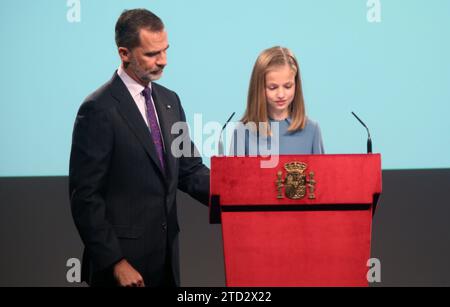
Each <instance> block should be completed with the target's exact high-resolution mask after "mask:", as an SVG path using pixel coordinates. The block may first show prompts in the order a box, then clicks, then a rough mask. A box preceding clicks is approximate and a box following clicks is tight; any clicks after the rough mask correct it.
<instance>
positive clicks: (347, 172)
mask: <svg viewBox="0 0 450 307" xmlns="http://www.w3.org/2000/svg"><path fill="white" fill-rule="evenodd" d="M262 160H267V159H262ZM260 161H261V158H258V157H242V158H240V157H213V158H212V159H211V169H212V173H211V194H212V195H220V203H221V205H222V206H226V205H246V206H248V205H273V204H297V205H298V204H316V205H319V204H371V203H372V201H373V195H374V194H380V193H381V156H380V155H379V154H369V155H295V156H289V155H286V156H279V162H278V165H277V167H275V168H261V164H260ZM292 161H299V162H304V163H306V164H307V165H308V168H307V170H306V172H305V173H306V174H309V172H310V171H313V172H314V173H315V178H314V179H315V180H316V182H317V184H316V188H315V194H316V199H315V200H309V199H308V198H307V197H305V198H304V199H301V200H291V199H288V198H284V199H281V200H280V199H277V189H276V184H275V180H276V179H277V172H278V171H279V170H282V171H283V178H284V176H285V175H286V171H285V169H284V164H285V163H288V162H292Z"/></svg>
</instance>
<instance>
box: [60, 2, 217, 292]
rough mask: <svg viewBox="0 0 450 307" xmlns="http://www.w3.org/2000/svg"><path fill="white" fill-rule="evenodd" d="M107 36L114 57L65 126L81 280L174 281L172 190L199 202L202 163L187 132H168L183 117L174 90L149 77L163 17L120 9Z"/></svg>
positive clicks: (156, 67)
mask: <svg viewBox="0 0 450 307" xmlns="http://www.w3.org/2000/svg"><path fill="white" fill-rule="evenodd" d="M116 44H117V47H118V52H119V55H120V58H121V61H122V65H121V66H120V67H119V69H118V71H116V72H115V73H114V75H113V77H112V79H111V80H110V81H108V82H107V83H106V84H105V85H103V86H102V87H100V88H99V89H98V90H97V91H95V92H94V93H93V94H91V95H90V96H89V97H88V98H86V100H85V101H84V102H83V104H82V105H81V107H80V109H79V111H78V115H77V118H76V122H75V127H74V131H73V139H72V150H71V156H70V170H69V190H70V200H71V208H72V215H73V218H74V221H75V225H76V227H77V229H78V231H79V233H80V236H81V239H82V241H83V243H84V245H85V250H84V254H83V265H82V279H83V280H84V281H87V282H88V283H89V284H90V285H93V286H114V285H119V286H144V285H145V286H178V285H179V283H180V277H179V252H178V232H179V226H178V221H177V208H176V193H177V189H180V190H182V191H184V192H187V193H188V194H190V195H191V196H193V197H194V198H196V199H197V200H199V201H201V202H202V203H204V204H207V203H208V197H209V169H208V168H207V167H206V166H205V165H203V163H202V160H201V158H199V157H196V156H197V155H194V151H195V150H196V149H195V146H194V144H193V143H192V141H191V140H190V138H189V134H188V133H187V131H186V130H179V129H174V130H175V131H176V133H175V134H174V133H172V132H171V130H172V126H173V125H174V124H175V123H178V124H179V123H180V122H181V123H185V121H186V119H185V114H184V111H183V108H182V106H181V104H180V100H179V98H178V96H177V94H176V93H175V92H173V91H171V90H169V89H167V88H165V87H163V86H161V85H158V84H156V83H154V82H152V81H155V80H157V79H159V78H160V77H161V75H162V73H163V69H164V67H165V66H166V64H167V58H166V51H167V49H168V47H169V45H168V40H167V33H166V31H165V29H164V24H163V23H162V21H161V20H160V19H159V18H158V17H157V16H156V15H154V14H153V13H151V12H149V11H147V10H144V9H136V10H129V11H125V12H123V13H122V15H121V16H120V17H119V20H118V21H117V24H116ZM180 139H182V140H183V142H179V140H180ZM174 140H175V142H174ZM174 144H177V146H172V145H174ZM172 147H174V148H172ZM181 152H183V153H185V154H184V155H183V156H181V157H180V155H179V154H180V153H181ZM186 152H189V153H190V154H188V155H186Z"/></svg>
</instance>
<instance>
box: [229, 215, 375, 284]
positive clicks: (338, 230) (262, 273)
mask: <svg viewBox="0 0 450 307" xmlns="http://www.w3.org/2000/svg"><path fill="white" fill-rule="evenodd" d="M371 218H372V213H371V210H370V209H369V210H362V211H294V212H223V213H222V231H223V239H224V258H225V272H226V284H227V286H232V287H240V286H242V287H251V286H260V287H265V286H267V287H271V286H274V287H276V286H367V285H368V282H367V279H366V274H367V271H368V267H366V263H367V260H368V259H369V258H370V234H371Z"/></svg>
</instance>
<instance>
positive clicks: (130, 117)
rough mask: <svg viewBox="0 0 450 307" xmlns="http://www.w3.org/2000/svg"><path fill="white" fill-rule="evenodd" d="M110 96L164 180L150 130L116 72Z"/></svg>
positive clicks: (163, 173)
mask: <svg viewBox="0 0 450 307" xmlns="http://www.w3.org/2000/svg"><path fill="white" fill-rule="evenodd" d="M111 94H112V95H113V97H115V98H116V99H117V100H118V102H119V103H118V106H119V111H120V113H121V114H122V115H123V117H124V118H125V120H126V122H127V123H128V125H129V127H130V129H131V130H132V131H133V132H134V134H135V135H136V136H137V138H138V139H139V141H140V142H141V144H142V146H144V148H145V151H146V152H147V154H148V155H149V156H150V158H151V159H152V160H153V162H154V163H155V164H156V166H157V167H158V169H159V171H160V173H161V175H162V176H163V177H164V178H165V172H164V171H163V169H162V168H161V164H160V162H159V159H158V153H157V152H156V148H155V144H153V141H152V136H151V135H150V130H149V129H148V126H147V124H146V123H145V121H144V119H143V118H142V115H141V113H140V112H139V109H138V108H137V107H136V103H135V102H134V100H133V97H131V95H130V92H129V91H128V89H127V87H126V86H125V84H124V83H123V82H122V80H121V79H120V77H119V76H118V75H117V72H116V73H115V74H114V76H113V79H112V82H111ZM158 115H159V114H158ZM160 122H161V119H160Z"/></svg>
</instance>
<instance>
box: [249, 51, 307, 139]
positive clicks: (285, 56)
mask: <svg viewBox="0 0 450 307" xmlns="http://www.w3.org/2000/svg"><path fill="white" fill-rule="evenodd" d="M284 65H288V66H289V67H290V68H291V69H292V70H293V71H294V72H295V95H294V100H293V101H292V103H291V105H290V106H289V116H290V117H291V124H290V126H289V128H288V131H290V132H295V131H298V130H301V129H303V128H305V125H306V114H305V102H304V99H303V90H302V82H301V78H300V68H299V65H298V62H297V59H296V58H295V56H294V54H293V53H292V52H291V51H290V50H289V49H287V48H283V47H280V46H276V47H272V48H269V49H266V50H264V51H263V52H262V53H261V54H260V55H259V57H258V59H257V60H256V63H255V66H254V67H253V72H252V76H251V79H250V86H249V89H248V98H247V109H246V110H245V114H244V116H243V117H242V119H241V121H242V123H243V124H247V123H249V122H250V123H251V122H253V123H255V124H256V127H257V129H258V132H260V133H263V134H264V135H271V132H270V125H269V115H268V112H267V101H266V74H267V73H268V72H269V71H270V70H272V69H274V68H277V67H280V66H284ZM260 123H261V124H260ZM260 128H262V129H263V131H259V129H260Z"/></svg>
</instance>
